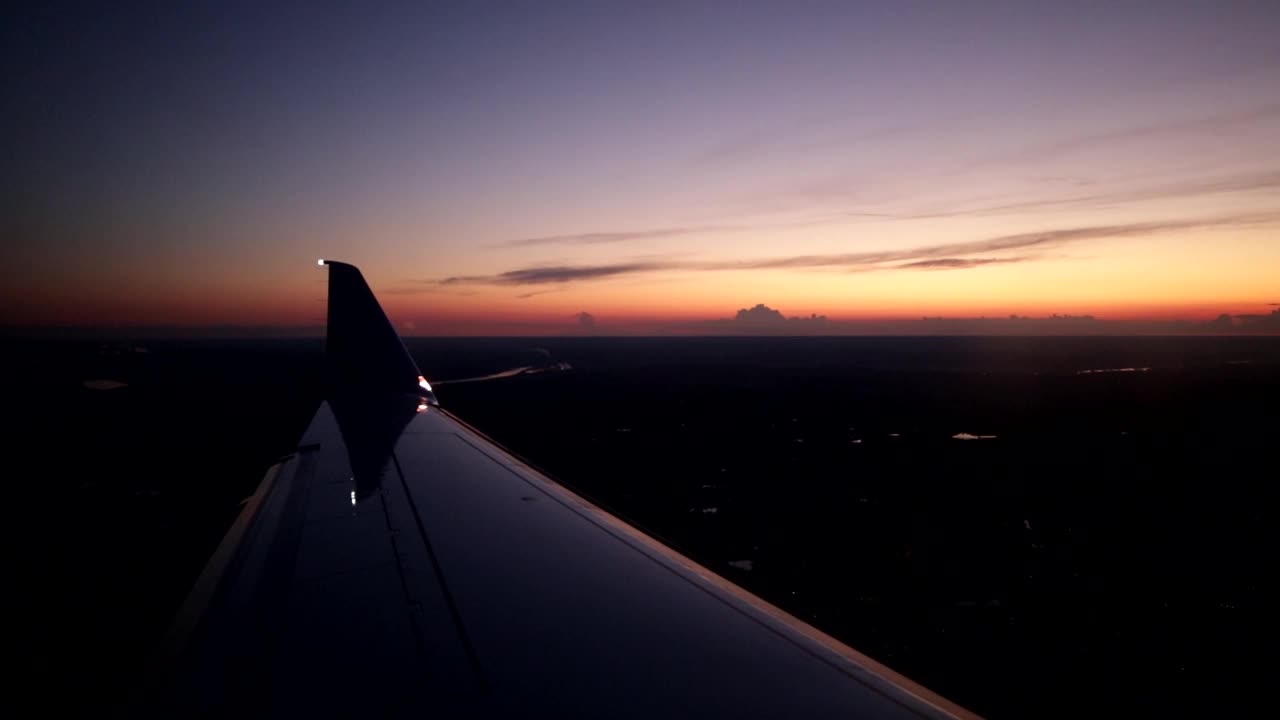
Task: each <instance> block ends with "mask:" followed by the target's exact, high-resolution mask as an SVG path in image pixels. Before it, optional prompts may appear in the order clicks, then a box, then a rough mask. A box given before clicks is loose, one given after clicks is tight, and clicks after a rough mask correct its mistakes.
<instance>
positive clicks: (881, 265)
mask: <svg viewBox="0 0 1280 720" xmlns="http://www.w3.org/2000/svg"><path fill="white" fill-rule="evenodd" d="M1276 217H1277V216H1274V215H1255V216H1230V217H1221V218H1206V219H1199V220H1166V221H1160V222H1146V223H1129V224H1123V225H1094V226H1087V227H1075V228H1059V229H1056V230H1043V231H1038V232H1029V233H1016V234H1012V235H999V236H996V237H990V238H985V239H982V240H973V241H968V242H958V243H944V244H939V245H924V246H919V247H914V248H905V249H901V250H875V251H868V252H856V253H827V254H817V255H791V256H784V257H772V258H754V259H748V260H731V261H695V260H689V261H675V260H668V261H652V260H651V261H636V262H624V263H610V264H605V265H548V266H533V267H527V268H519V269H516V270H508V271H507V272H504V273H498V274H496V275H463V276H454V277H448V278H444V279H443V280H437V281H434V282H433V283H432V284H434V285H443V286H455V285H515V286H521V285H547V284H564V283H570V282H578V281H584V280H599V279H602V278H611V277H621V276H626V275H639V274H645V273H654V272H659V271H670V270H677V271H694V272H709V271H730V270H784V269H814V268H839V269H844V270H847V271H850V272H854V271H861V272H867V271H873V270H922V269H928V270H965V269H970V268H975V267H982V266H985V265H993V264H1002V263H1003V264H1008V263H1015V262H1030V261H1033V260H1038V259H1044V258H1041V257H1036V256H1028V255H1020V256H1016V257H995V258H990V257H980V256H982V255H985V254H987V253H997V252H1009V251H1019V250H1021V251H1026V250H1046V249H1050V248H1058V247H1061V246H1063V245H1067V244H1073V243H1079V242H1083V241H1087V240H1097V239H1102V238H1128V237H1140V236H1147V235H1155V234H1159V233H1164V232H1172V231H1177V230H1189V229H1194V228H1207V227H1229V226H1238V225H1242V224H1251V223H1258V222H1269V221H1274V220H1275V219H1276ZM972 256H979V257H972ZM894 263H898V264H894Z"/></svg>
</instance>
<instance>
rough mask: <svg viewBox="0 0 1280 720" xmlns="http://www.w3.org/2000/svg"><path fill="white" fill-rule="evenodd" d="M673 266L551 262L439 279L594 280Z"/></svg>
mask: <svg viewBox="0 0 1280 720" xmlns="http://www.w3.org/2000/svg"><path fill="white" fill-rule="evenodd" d="M671 267H672V263H660V262H632V263H616V264H612V265H586V266H583V265H578V266H573V265H551V266H543V267H529V268H521V269H519V270H508V271H507V272H504V273H499V274H497V275H459V276H454V277H447V278H445V279H443V280H440V281H439V284H440V285H542V284H546V283H567V282H572V281H575V280H595V279H599V278H604V277H612V276H615V275H633V274H635V273H645V272H654V271H656V270H665V269H669V268H671Z"/></svg>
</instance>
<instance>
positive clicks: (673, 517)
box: [4, 338, 1280, 718]
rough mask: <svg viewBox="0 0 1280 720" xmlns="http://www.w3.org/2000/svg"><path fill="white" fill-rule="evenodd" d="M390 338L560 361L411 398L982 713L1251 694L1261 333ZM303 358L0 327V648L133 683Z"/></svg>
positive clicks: (295, 402) (1264, 679)
mask: <svg viewBox="0 0 1280 720" xmlns="http://www.w3.org/2000/svg"><path fill="white" fill-rule="evenodd" d="M409 345H410V349H411V350H412V351H413V352H414V354H415V356H416V357H417V358H418V360H419V365H420V366H421V367H422V369H423V371H424V373H426V374H427V375H428V377H430V378H432V379H433V380H437V379H456V378H463V377H471V376H475V375H483V374H486V373H490V372H496V371H500V370H503V369H506V368H510V367H518V366H526V365H532V366H535V367H545V366H548V365H550V364H551V363H555V362H560V361H564V362H568V363H569V364H571V365H572V366H573V369H572V370H570V371H567V372H548V373H537V374H528V375H522V376H518V377H514V378H509V379H502V380H493V381H489V382H479V383H463V384H457V385H450V384H444V385H441V386H439V388H438V392H439V396H440V400H441V402H442V403H443V404H444V405H445V406H446V407H448V408H449V409H450V410H452V411H453V412H455V413H457V414H458V415H459V416H461V417H462V418H464V419H466V420H467V421H469V422H471V423H472V424H474V425H476V426H477V427H479V428H480V429H481V430H483V431H485V432H486V433H488V434H489V435H491V436H493V437H494V438H495V439H497V440H498V441H499V442H501V443H503V444H504V445H506V446H507V447H509V448H510V449H511V450H513V451H514V452H516V453H518V454H520V455H521V456H523V457H525V458H526V459H528V460H529V461H530V462H532V463H533V464H535V465H537V466H539V467H541V468H543V469H544V470H545V471H547V472H548V473H549V474H551V475H552V476H554V477H556V478H558V479H560V480H562V481H563V482H565V483H566V484H569V485H570V486H572V487H574V488H576V489H578V490H580V491H581V492H583V493H584V494H586V495H588V496H589V497H591V498H593V499H595V500H596V501H597V502H599V503H601V504H603V505H605V506H606V507H609V508H611V509H613V510H615V511H616V512H618V513H619V514H621V515H623V516H624V517H626V518H628V519H631V520H632V521H633V522H636V523H637V524H639V525H641V526H642V527H645V528H646V529H648V530H650V531H651V532H653V533H655V534H657V535H658V536H659V537H661V538H663V539H664V540H666V541H667V542H669V543H671V544H673V545H675V546H676V547H678V548H680V549H682V550H684V551H686V552H688V553H689V554H691V555H692V556H694V557H695V558H697V559H698V560H700V561H701V562H703V563H705V564H707V565H708V566H710V567H711V568H713V569H715V570H716V571H718V572H721V573H723V574H724V575H726V576H727V577H729V578H730V579H732V580H734V581H735V582H738V583H740V584H742V585H744V586H746V587H747V588H749V589H751V590H753V591H755V592H757V593H759V594H760V595H762V596H763V597H765V598H766V599H768V600H770V601H772V602H775V603H776V604H778V605H780V606H782V607H783V608H785V609H787V610H789V611H791V612H793V613H795V614H796V615H798V616H800V617H802V618H804V619H806V620H808V621H810V622H812V623H813V624H815V625H817V626H818V627H820V628H822V629H823V630H825V631H827V632H829V633H831V634H833V635H835V636H836V637H838V638H840V639H842V640H844V641H845V642H847V643H849V644H850V645H852V646H854V647H855V648H858V649H859V650H862V651H863V652H866V653H867V654H869V655H872V656H873V657H875V658H877V659H879V660H882V661H884V662H885V663H887V664H888V665H890V666H892V667H894V668H895V669H898V670H900V671H902V672H903V673H905V674H907V675H908V676H911V677H913V678H915V679H917V680H919V681H920V682H922V683H923V684H925V685H927V686H929V687H932V688H934V689H936V690H938V691H939V692H941V693H942V694H944V695H946V696H948V697H951V698H952V699H954V700H956V701H957V702H959V703H961V704H962V705H965V706H967V707H969V708H971V709H973V710H975V711H977V712H979V713H981V714H984V715H988V716H991V717H996V718H1009V717H1046V716H1057V717H1067V716H1075V715H1080V714H1089V715H1096V714H1107V715H1131V716H1132V715H1144V716H1150V715H1157V714H1158V715H1174V716H1205V715H1210V716H1216V715H1225V714H1251V715H1259V716H1260V715H1262V714H1263V713H1262V712H1261V707H1259V708H1256V709H1255V708H1254V707H1253V706H1252V705H1251V703H1252V702H1253V701H1254V700H1256V699H1259V698H1261V697H1262V693H1263V689H1264V688H1266V687H1267V686H1268V681H1269V679H1270V677H1269V673H1268V672H1266V671H1267V670H1269V666H1268V665H1267V664H1266V663H1265V662H1264V661H1263V659H1262V658H1263V657H1264V652H1263V650H1264V647H1263V642H1264V640H1263V637H1264V631H1263V628H1264V627H1266V626H1267V625H1268V624H1269V623H1266V622H1264V620H1265V615H1264V613H1265V612H1266V611H1267V609H1268V608H1267V607H1266V606H1265V604H1264V595H1263V588H1264V587H1266V586H1267V584H1268V583H1266V582H1265V580H1266V579H1267V578H1269V576H1270V575H1271V574H1272V573H1271V572H1270V567H1271V565H1270V562H1271V558H1270V552H1269V550H1270V548H1271V547H1272V546H1273V545H1274V543H1273V542H1272V541H1271V538H1272V537H1273V535H1274V533H1273V532H1272V524H1273V522H1274V520H1275V508H1276V504H1275V499H1276V493H1275V490H1274V482H1275V479H1276V477H1277V474H1276V460H1275V458H1276V447H1277V442H1276V439H1275V431H1276V428H1277V424H1276V421H1275V412H1276V408H1277V407H1280V339H1271V338H1199V339H1196V338H1099V339H1083V338H1060V339H1043V338H1041V339H1019V338H1003V339H976V338H975V339H960V338H956V339H948V338H932V339H929V338H920V339H910V338H907V339H902V338H897V339H890V338H771V339H758V338H752V339H745V338H706V339H699V338H689V339H660V338H638V339H607V338H578V339H567V338H566V339H481V340H473V339H467V340H461V339H451V340H430V339H424V340H411V341H410V342H409ZM321 348H322V342H320V341H278V342H263V341H242V342H228V341H217V342H214V341H204V342H177V341H163V342H161V341H156V342H150V343H123V344H122V343H110V344H100V343H85V342H70V341H68V342H49V341H41V342H38V343H34V342H21V341H17V340H8V341H5V348H4V353H5V354H4V357H6V358H7V360H6V365H7V367H6V376H7V377H9V378H11V380H12V382H13V385H14V387H15V392H14V393H13V394H12V395H13V397H15V398H16V402H15V403H14V404H13V405H12V406H11V407H12V408H13V410H14V412H13V413H11V415H10V420H11V422H12V426H11V427H10V429H9V431H8V432H7V433H6V435H7V436H8V438H9V439H10V441H11V442H12V443H13V445H12V448H13V452H12V453H11V455H10V457H11V462H10V465H9V470H10V472H9V473H8V474H7V475H8V477H9V479H10V483H11V495H10V497H11V498H12V499H14V500H16V501H17V502H16V506H17V512H16V513H14V515H16V516H17V517H18V523H17V525H16V530H17V532H16V533H15V534H14V536H13V538H14V539H13V540H12V541H11V543H10V548H11V550H12V551H14V553H13V554H14V557H15V564H16V566H17V568H18V573H17V574H16V578H17V584H16V587H17V589H18V594H19V605H20V610H21V614H20V615H19V616H18V618H19V620H20V622H19V623H18V632H17V637H18V643H16V645H15V647H16V648H17V649H18V651H19V653H20V655H21V656H23V657H25V658H26V659H27V662H26V663H24V664H25V667H26V669H27V671H28V672H30V673H31V682H30V683H28V685H29V687H31V688H33V689H39V690H40V691H41V697H42V698H43V699H44V705H43V707H45V708H46V709H47V710H49V711H50V712H55V711H62V710H69V711H78V712H80V713H86V714H87V713H90V712H92V713H94V714H97V712H100V711H103V710H110V709H112V708H115V707H118V703H119V702H121V699H122V698H125V697H127V696H128V695H129V694H131V693H134V692H136V691H137V688H138V687H139V685H138V683H139V682H140V680H139V674H138V671H139V669H140V667H141V666H142V664H143V661H144V659H145V657H146V655H147V652H148V651H149V650H150V649H151V648H152V647H153V646H154V643H155V642H156V640H157V639H158V638H159V636H160V634H161V633H163V631H164V629H165V628H166V626H167V624H168V622H169V620H170V619H171V617H172V614H173V612H174V610H175V609H176V607H177V605H178V604H179V603H180V602H181V600H182V598H183V597H184V595H185V593H186V591H187V590H188V589H189V587H190V584H191V582H192V581H193V580H194V578H195V577H196V575H197V574H198V573H199V571H200V570H201V568H202V567H203V564H204V561H205V560H206V559H207V558H208V556H209V554H210V553H211V552H212V550H213V548H214V547H215V546H216V544H217V542H218V541H219V539H220V538H221V536H222V534H223V533H224V532H225V530H226V528H227V526H228V525H229V524H230V522H231V520H232V519H233V518H234V516H235V514H236V513H237V512H238V503H239V502H240V500H241V499H243V498H244V497H245V496H247V495H248V494H250V493H251V492H252V491H253V488H254V487H255V486H256V484H257V482H258V480H259V479H260V477H261V475H262V472H263V471H264V470H265V469H266V467H267V466H269V465H270V464H271V463H272V462H273V461H274V460H275V459H276V458H278V457H279V456H281V455H284V454H287V453H289V452H290V451H291V449H292V447H293V444H294V443H295V442H296V440H297V437H298V436H299V435H300V433H301V431H302V429H303V427H304V426H305V424H306V422H307V420H308V419H309V418H310V416H311V414H312V412H313V411H314V409H315V406H316V405H317V403H318V402H319V400H320V398H319V395H318V392H319V391H318V387H319V379H320V367H321V365H320V360H321V354H320V351H321ZM1121 368H1134V370H1133V371H1123V372H1088V373H1084V372H1083V371H1086V370H1094V371H1096V370H1108V371H1110V370H1118V369H1121ZM1142 368H1148V369H1146V370H1142ZM87 380H114V381H119V382H123V383H126V387H120V388H116V389H111V390H95V389H90V388H88V387H86V386H85V385H84V382H85V381H87ZM962 433H963V434H969V435H975V436H994V437H991V438H986V439H973V440H962V439H956V438H955V437H954V436H956V435H959V434H962ZM730 563H733V564H732V565H731V564H730ZM747 568H749V569H747Z"/></svg>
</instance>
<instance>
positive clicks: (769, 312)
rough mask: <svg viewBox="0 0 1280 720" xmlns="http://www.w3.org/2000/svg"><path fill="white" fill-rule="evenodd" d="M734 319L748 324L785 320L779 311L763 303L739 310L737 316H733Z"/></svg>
mask: <svg viewBox="0 0 1280 720" xmlns="http://www.w3.org/2000/svg"><path fill="white" fill-rule="evenodd" d="M734 320H736V321H737V322H740V323H748V324H755V325H758V324H761V323H780V322H786V321H787V319H786V318H785V317H783V315H782V313H781V312H778V311H777V310H774V309H773V308H771V307H769V306H767V305H765V304H764V303H757V304H756V306H755V307H753V308H751V309H750V310H747V309H746V308H743V309H741V310H739V311H738V315H737V317H735V318H734Z"/></svg>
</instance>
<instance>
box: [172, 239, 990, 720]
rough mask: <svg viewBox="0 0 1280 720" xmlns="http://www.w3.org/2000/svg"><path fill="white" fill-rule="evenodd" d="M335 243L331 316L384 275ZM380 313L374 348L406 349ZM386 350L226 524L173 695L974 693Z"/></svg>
mask: <svg viewBox="0 0 1280 720" xmlns="http://www.w3.org/2000/svg"><path fill="white" fill-rule="evenodd" d="M343 267H344V268H350V272H354V275H350V274H347V275H346V277H345V278H343V281H342V282H341V283H336V282H335V276H332V275H331V281H330V282H331V285H330V318H331V322H332V319H333V317H334V306H335V304H336V305H338V306H339V307H350V304H348V303H347V300H349V299H350V298H349V297H347V296H344V294H345V293H348V292H349V291H352V290H353V287H354V289H355V290H358V289H359V288H360V287H363V289H364V292H365V293H368V298H369V299H372V298H373V295H372V293H370V292H368V288H367V285H365V284H364V281H363V278H361V277H360V275H359V271H358V270H356V269H355V268H354V267H352V266H349V265H347V266H343ZM334 268H335V265H334V264H331V265H330V270H331V273H332V272H333V270H334ZM342 272H343V273H348V271H347V270H345V269H344V270H343V271H342ZM356 280H358V281H359V282H358V284H356V283H355V281H356ZM356 294H357V296H358V295H359V293H356ZM364 308H365V310H366V311H367V310H372V311H376V313H377V317H378V318H380V319H381V320H382V322H384V323H385V316H384V315H383V314H382V311H381V309H380V308H379V307H378V305H377V302H376V300H374V301H373V303H372V305H369V304H367V303H364ZM354 320H355V321H357V322H358V320H359V318H358V317H356V318H354ZM385 327H386V329H388V330H390V335H389V337H390V339H391V340H394V343H395V344H394V345H392V346H390V347H388V346H387V345H386V344H384V345H382V347H381V348H379V347H372V346H370V347H366V348H365V350H366V351H368V352H370V353H378V352H379V351H384V352H387V353H388V354H390V355H392V356H393V357H395V354H394V353H391V351H392V350H394V349H395V348H397V347H398V348H399V350H401V351H403V348H404V346H403V344H402V343H401V342H400V340H399V337H398V336H396V335H395V333H394V330H392V329H391V325H390V323H386V325H385ZM334 329H335V328H334V327H333V326H332V324H331V328H330V330H331V332H333V330H334ZM359 332H366V333H367V332H369V331H365V330H361V331H359ZM365 337H366V338H367V339H366V341H367V342H375V340H373V339H369V338H372V336H371V335H367V336H365ZM387 337H388V335H387V334H386V333H381V338H382V339H383V340H386V339H387ZM377 342H381V341H377ZM339 347H346V348H350V347H351V346H350V345H345V346H344V345H342V344H341V343H340V344H339ZM329 349H330V352H331V353H332V352H333V349H334V343H333V339H332V338H331V340H330V344H329ZM404 356H405V358H408V354H407V352H406V353H405V354H404ZM338 367H339V368H350V367H351V366H350V365H345V366H344V365H338ZM382 367H383V368H384V370H385V371H388V372H392V371H394V372H396V373H399V375H397V377H396V378H395V381H394V382H391V381H387V380H375V382H373V383H369V384H365V385H364V388H363V389H359V390H357V389H354V388H353V387H351V386H350V385H345V384H343V383H342V382H341V381H340V380H339V381H338V382H335V383H334V384H333V386H332V387H331V388H330V390H329V397H328V399H327V401H326V402H325V403H324V404H323V405H322V406H321V408H320V410H319V411H318V412H317V414H316V417H315V418H314V419H313V420H312V423H311V425H310V427H309V428H308V430H307V432H306V434H305V436H304V438H303V441H302V443H301V445H300V447H299V451H298V452H297V453H296V454H295V455H294V456H293V457H292V458H290V459H289V460H288V461H286V463H285V464H284V466H282V467H281V468H279V469H278V470H275V471H274V473H269V474H268V480H269V481H270V482H267V481H264V485H267V487H264V488H260V490H259V493H257V494H256V495H255V498H257V500H256V501H255V502H252V503H250V505H249V506H247V507H246V510H245V513H246V514H248V517H247V518H246V517H242V519H241V521H239V522H238V523H237V527H239V528H240V530H239V531H237V530H236V529H235V528H233V533H232V535H229V537H228V540H227V541H226V542H225V543H224V548H220V551H219V555H221V556H222V557H223V560H222V561H221V563H220V564H218V563H211V569H210V571H209V572H210V573H213V574H215V575H216V577H215V578H212V579H210V578H203V579H202V583H201V585H202V586H203V587H204V588H205V589H204V593H205V598H204V600H203V601H197V602H194V603H193V602H191V601H189V603H188V607H187V614H188V616H190V615H191V614H193V613H194V614H198V620H193V619H192V618H191V617H188V618H187V621H186V622H185V624H184V623H181V622H180V623H179V626H180V627H186V628H188V629H189V630H190V632H189V634H188V637H189V641H188V642H186V643H185V647H184V649H183V650H182V651H181V652H180V653H178V654H177V655H176V657H177V661H176V663H175V670H174V672H173V675H172V678H171V681H170V683H169V688H170V691H169V692H168V693H167V694H166V695H165V696H164V704H163V706H162V707H163V708H164V709H165V711H166V712H169V711H174V710H181V711H183V712H184V713H189V712H192V711H194V712H197V713H200V714H207V715H221V714H232V713H234V714H237V715H243V714H251V715H275V714H283V713H289V714H299V713H301V712H319V713H321V714H325V715H335V714H336V715H346V714H355V713H360V714H376V715H391V716H397V717H398V716H412V715H419V714H424V713H433V714H435V715H446V716H498V715H504V716H505V715H512V714H515V713H520V714H522V715H527V714H534V715H540V714H551V713H555V714H558V715H562V716H611V717H655V716H662V717H689V716H706V715H709V714H710V715H715V716H721V715H723V716H737V717H781V716H786V717H803V716H808V717H874V718H909V717H928V718H970V717H975V716H974V715H973V714H972V713H969V712H967V711H966V710H964V709H963V708H960V707H959V706H957V705H955V704H954V703H951V702H950V701H948V700H946V699H944V698H942V697H940V696H938V695H937V694H935V693H933V692H931V691H929V690H927V689H926V688H923V687H921V686H919V685H917V684H916V683H914V682H912V681H910V680H908V679H907V678H904V677H902V676H901V675H899V674H897V673H895V672H893V671H892V670H890V669H888V668H886V667H884V666H883V665H880V664H879V663H877V662H875V661H873V660H871V659H870V658H867V657H866V656H864V655H862V654H860V653H858V652H857V651H855V650H853V649H851V648H849V647H848V646H846V645H844V644H842V643H840V642H839V641H837V640H835V639H834V638H831V637H830V636H828V635H826V634H824V633H822V632H820V631H818V630H817V629H815V628H813V627H812V626H809V625H808V624H806V623H804V622H802V621H800V620H798V619H796V618H794V617H792V616H790V615H788V614H787V613H785V612H783V611H782V610H780V609H778V608H776V607H774V606H772V605H770V604H768V603H766V602H764V601H763V600H761V599H759V598H757V597H755V596H754V595H751V594H750V593H748V592H746V591H745V590H742V589H741V588H738V587H737V586H735V585H733V584H732V583H729V582H728V581H726V580H724V579H722V578H720V577H719V576H717V575H715V574H714V573H712V572H711V571H709V570H707V569H706V568H704V567H702V566H700V565H698V564H696V563H694V562H693V561H691V560H689V559H688V558H686V557H684V556H682V555H680V554H678V553H676V552H674V551H673V550H671V549H670V548H667V547H666V546H664V545H662V544H661V543H659V542H657V541H655V540H653V539H652V538H650V537H649V536H647V535H645V534H644V533H642V532H640V531H639V530H637V529H635V528H634V527H632V526H630V525H628V524H627V523H625V522H623V521H621V520H619V519H618V518H616V517H614V516H612V515H610V514H609V513H607V512H605V511H603V510H601V509H600V508H598V507H596V506H594V505H592V504H591V503H590V502H588V501H587V500H585V499H583V498H582V497H580V496H578V495H576V494H575V493H573V492H571V491H569V490H568V489H567V488H565V487H564V486H562V485H560V484H558V483H556V482H554V481H553V480H551V479H550V478H548V477H546V476H545V475H543V474H541V473H539V472H538V471H536V470H535V469H533V468H531V467H529V466H527V465H525V464H524V463H522V462H520V461H519V460H518V459H517V458H515V457H514V456H512V455H511V454H509V453H507V452H506V451H504V450H503V449H501V448H500V447H499V446H498V445H497V444H496V443H494V442H493V441H492V440H490V439H489V438H487V437H485V436H484V435H483V434H481V433H480V432H478V431H476V430H475V429H473V428H471V427H470V426H468V425H466V423H464V422H463V421H461V420H459V419H458V418H456V417H454V416H453V415H451V414H449V413H448V412H446V411H443V410H440V409H438V408H436V407H434V406H432V405H431V403H428V402H426V401H425V399H424V396H423V395H422V393H421V391H420V390H421V389H420V388H418V387H417V385H416V382H411V381H416V378H417V376H418V373H417V368H416V366H413V363H412V359H411V358H409V359H408V365H405V364H403V363H401V362H400V361H399V360H397V361H396V362H395V363H390V362H388V363H387V364H385V365H383V366H382ZM346 371H349V370H346ZM359 376H360V373H359V372H357V373H356V374H355V375H352V376H350V377H359ZM366 377H367V376H366ZM379 386H380V387H381V389H379V390H369V389H368V388H369V387H379ZM601 471H602V472H607V471H608V469H607V468H602V469H601ZM237 533H238V534H237ZM227 543H230V544H231V545H232V547H231V548H230V549H227V548H226V547H225V545H226V544H227ZM228 558H229V559H228ZM211 588H212V589H211ZM193 595H194V594H193ZM193 608H195V609H194V610H193Z"/></svg>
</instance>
